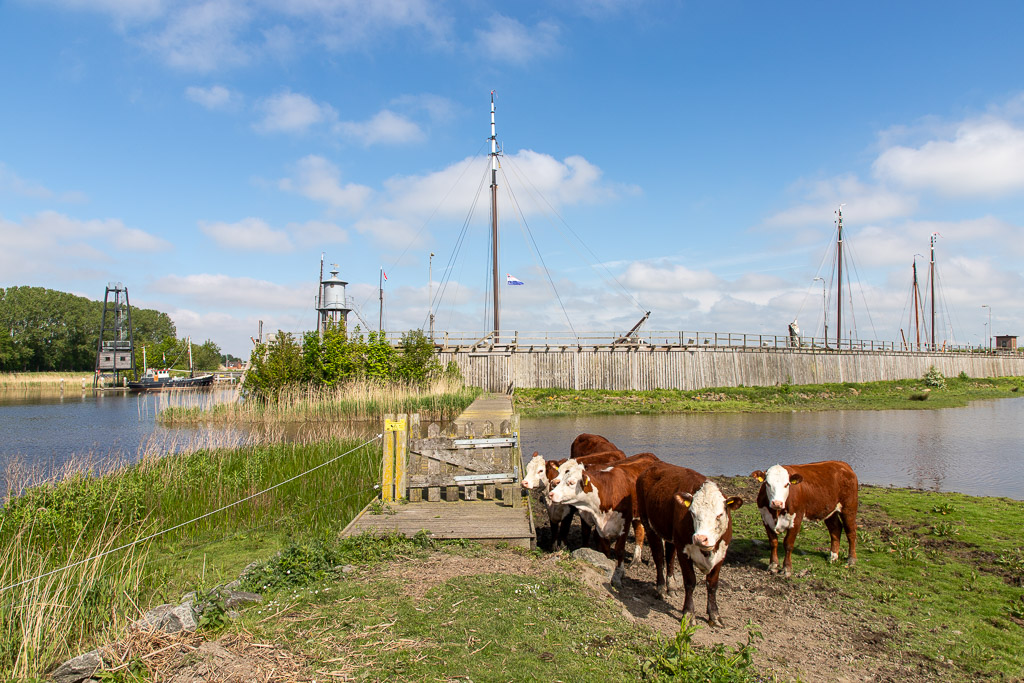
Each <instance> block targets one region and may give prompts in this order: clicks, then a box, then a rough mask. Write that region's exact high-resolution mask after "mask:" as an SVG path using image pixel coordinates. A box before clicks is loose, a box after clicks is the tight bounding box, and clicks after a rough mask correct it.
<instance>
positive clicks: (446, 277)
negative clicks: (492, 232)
mask: <svg viewBox="0 0 1024 683" xmlns="http://www.w3.org/2000/svg"><path fill="white" fill-rule="evenodd" d="M489 170H490V169H489V168H485V169H484V172H483V174H482V175H481V177H480V184H479V186H478V187H477V192H476V194H475V195H474V197H473V203H472V204H471V205H470V207H469V211H468V212H467V213H466V218H465V219H464V220H463V222H462V228H461V230H460V231H459V236H458V238H457V239H456V245H455V248H454V249H453V250H452V253H451V254H450V255H449V257H448V263H447V264H445V267H444V269H443V270H442V273H441V280H440V281H439V285H438V289H437V292H436V293H435V294H434V299H433V301H432V302H431V308H432V309H438V308H440V302H441V301H442V300H443V299H444V295H445V293H446V292H447V291H448V285H449V284H451V278H452V275H453V274H454V270H455V263H456V262H457V259H458V255H459V254H460V253H461V251H462V248H463V246H465V242H466V237H467V236H468V234H469V227H470V224H471V223H472V220H473V215H474V214H475V213H476V207H477V205H478V204H479V202H480V197H481V196H482V195H483V187H484V185H485V183H486V182H487V171H489ZM465 266H466V264H465V261H462V262H461V263H460V266H459V278H460V280H461V278H462V273H463V272H464V269H465ZM460 288H461V283H460V282H457V283H456V285H455V294H454V296H453V298H454V299H455V300H457V299H458V293H459V289H460ZM454 313H455V305H454V304H452V306H451V308H449V309H448V324H447V325H446V327H448V328H449V329H450V328H451V319H452V316H454Z"/></svg>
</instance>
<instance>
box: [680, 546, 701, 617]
mask: <svg viewBox="0 0 1024 683" xmlns="http://www.w3.org/2000/svg"><path fill="white" fill-rule="evenodd" d="M676 557H677V558H678V559H679V568H680V569H681V570H682V573H683V590H684V591H685V597H684V599H683V619H690V620H691V621H692V620H693V589H694V588H696V587H697V575H696V574H695V573H694V571H693V560H691V559H690V558H689V557H687V555H686V553H684V552H683V551H682V550H680V551H679V552H678V553H676Z"/></svg>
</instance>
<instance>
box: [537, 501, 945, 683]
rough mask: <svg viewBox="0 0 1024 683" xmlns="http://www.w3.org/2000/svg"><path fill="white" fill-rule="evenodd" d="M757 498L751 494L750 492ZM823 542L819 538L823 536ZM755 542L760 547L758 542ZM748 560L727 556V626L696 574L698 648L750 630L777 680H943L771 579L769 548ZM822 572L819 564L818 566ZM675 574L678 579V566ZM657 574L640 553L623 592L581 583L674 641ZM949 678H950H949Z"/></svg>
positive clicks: (834, 601)
mask: <svg viewBox="0 0 1024 683" xmlns="http://www.w3.org/2000/svg"><path fill="white" fill-rule="evenodd" d="M720 486H721V488H722V489H723V493H725V495H737V494H738V495H745V496H750V492H749V491H748V490H746V489H741V488H740V487H739V486H738V485H737V484H734V483H732V482H729V481H725V482H722V483H720ZM755 493H756V491H755ZM534 511H535V512H534V514H535V523H536V527H537V534H538V545H540V546H541V547H544V548H548V547H550V537H549V532H548V521H547V514H546V511H545V510H544V506H543V505H536V506H534ZM808 531H810V530H805V533H804V534H801V538H800V540H801V543H798V545H803V546H805V547H809V544H814V545H819V544H820V545H821V546H822V548H824V547H825V544H826V543H827V535H825V536H824V537H823V538H820V539H818V538H812V535H813V534H812V533H808ZM822 534H824V531H822ZM758 540H760V539H758ZM580 541H581V539H580V537H579V530H578V525H577V523H576V522H574V524H573V528H572V530H571V532H570V536H569V547H570V548H577V547H579V545H580ZM744 545H745V546H746V548H748V549H747V550H746V551H745V552H744V550H743V549H742V546H741V547H736V546H737V544H736V543H734V544H733V548H731V549H730V551H729V555H728V557H727V558H726V563H725V566H724V567H723V568H722V573H721V578H720V580H719V584H718V606H719V610H720V614H721V618H722V620H723V621H724V622H725V626H718V627H711V626H709V625H708V622H707V617H706V609H707V592H706V590H705V587H704V583H703V577H702V575H700V574H699V573H698V575H697V576H698V579H697V581H698V583H697V588H696V590H695V592H694V605H695V608H696V617H697V622H698V624H699V625H700V626H701V627H702V628H700V629H699V630H698V632H697V634H696V635H695V637H694V641H695V642H696V643H698V644H700V645H706V646H711V645H714V644H717V643H724V644H725V645H726V646H727V647H732V646H735V645H737V644H739V643H743V642H746V640H747V633H748V631H747V626H746V625H747V623H748V622H752V623H753V624H756V625H757V627H758V628H759V630H760V632H761V634H762V636H763V638H762V639H760V640H758V641H756V643H755V647H756V648H757V651H758V654H757V656H756V657H755V663H756V665H757V666H758V667H759V668H762V669H766V670H767V671H768V672H770V673H774V674H776V675H777V676H778V677H779V678H780V679H782V680H794V679H799V680H802V681H808V682H815V681H843V682H847V681H879V682H889V681H892V682H894V683H895V682H903V681H907V680H925V679H927V680H932V679H936V678H942V677H943V676H942V672H941V671H936V670H935V669H934V668H932V667H930V666H927V665H926V664H925V663H923V662H922V663H918V662H916V661H911V660H908V659H907V658H906V657H905V655H899V654H896V653H895V651H894V649H893V648H891V644H892V642H893V639H894V638H895V637H896V635H897V634H896V626H895V624H893V623H886V622H880V621H878V620H877V619H876V618H874V617H873V616H872V615H869V614H863V615H860V614H852V613H849V612H844V611H843V604H842V601H841V596H839V595H836V594H834V593H830V592H828V591H825V590H824V589H823V588H821V589H815V588H814V587H813V586H808V585H806V584H803V585H795V584H794V583H793V582H792V581H790V580H787V579H785V578H782V577H781V576H780V575H774V574H771V573H769V572H768V548H767V542H766V541H765V542H764V543H763V544H761V545H758V544H757V542H755V544H754V546H753V547H752V549H750V548H751V546H750V545H749V544H744ZM632 552H633V545H632V543H630V544H628V545H627V550H626V557H627V559H628V558H629V557H631V556H632ZM822 563H823V564H822V566H823V567H824V559H823V560H822ZM676 574H677V576H678V575H679V570H678V564H677V565H676ZM655 576H656V574H655V568H654V564H653V562H651V559H650V549H649V548H645V549H644V553H643V562H641V563H640V565H639V566H636V565H630V566H627V569H626V572H625V576H624V578H623V585H622V589H621V590H614V589H612V588H611V586H610V585H609V584H608V582H607V580H606V579H605V577H603V576H600V575H598V573H597V572H596V571H592V570H585V571H584V580H585V581H586V583H587V584H588V585H589V586H590V587H591V588H592V589H593V590H595V591H596V592H597V593H598V594H602V595H605V596H608V597H609V598H610V599H613V600H615V601H617V602H618V603H619V604H620V605H621V607H622V610H623V613H624V614H626V615H628V616H629V617H630V618H631V619H633V620H635V621H636V622H638V623H642V624H645V625H647V626H649V627H651V628H653V629H656V630H658V631H660V632H661V633H663V634H664V635H665V636H666V637H669V636H673V635H675V634H676V633H677V632H678V630H679V625H680V620H681V619H682V617H683V611H682V609H683V591H682V586H681V584H680V587H679V589H678V590H676V591H674V592H673V594H672V595H670V596H668V598H667V599H662V598H661V597H659V596H658V595H657V593H656V592H655V589H654V586H655ZM947 676H948V674H947Z"/></svg>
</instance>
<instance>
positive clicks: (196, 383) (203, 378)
mask: <svg viewBox="0 0 1024 683" xmlns="http://www.w3.org/2000/svg"><path fill="white" fill-rule="evenodd" d="M188 368H189V374H188V377H172V376H171V370H170V368H148V369H147V370H146V373H145V374H144V375H143V376H142V377H141V378H140V379H139V380H138V381H137V382H128V388H129V389H130V390H131V391H161V390H164V389H196V388H199V387H208V386H210V385H212V384H213V375H212V374H206V375H200V376H199V377H196V373H195V367H194V366H193V364H192V338H191V337H189V338H188Z"/></svg>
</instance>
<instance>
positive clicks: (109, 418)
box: [0, 393, 1024, 500]
mask: <svg viewBox="0 0 1024 683" xmlns="http://www.w3.org/2000/svg"><path fill="white" fill-rule="evenodd" d="M157 400H158V397H157V396H155V395H147V394H121V393H106V394H99V395H95V396H94V395H93V394H91V393H87V394H86V395H85V396H84V397H83V396H80V395H75V396H69V397H67V398H64V399H63V400H61V399H57V398H46V399H34V400H23V401H20V402H11V401H7V402H3V403H0V479H2V475H3V472H4V471H5V469H6V466H7V464H8V462H9V461H11V460H12V459H17V460H23V461H26V462H28V463H30V464H32V465H35V466H37V467H39V468H42V469H48V468H50V467H54V466H58V467H59V466H60V465H62V464H63V463H65V462H66V461H68V460H69V459H77V460H82V459H84V460H86V461H101V460H103V459H104V458H105V457H106V456H107V455H109V454H114V455H119V456H121V457H125V458H128V459H134V458H135V457H136V456H137V455H138V453H139V452H140V449H141V447H142V446H144V445H145V444H147V443H152V442H155V443H158V444H165V445H166V446H167V450H174V449H176V448H180V447H183V446H187V445H188V443H189V441H190V440H191V441H196V440H198V441H200V442H201V441H202V440H203V439H205V438H209V436H210V430H209V429H207V428H198V429H190V428H165V427H161V426H160V425H158V424H157V423H156V421H155V419H154V416H155V414H156V404H157ZM580 432H592V433H595V434H601V435H603V436H605V437H607V438H609V439H611V440H612V441H613V442H614V443H615V444H616V445H618V446H619V447H620V448H621V449H622V450H624V451H626V452H627V453H640V452H642V451H651V452H653V453H656V454H657V455H658V456H659V457H660V458H662V459H663V460H667V461H668V462H672V463H676V464H679V465H685V466H687V467H692V468H693V469H695V470H698V471H700V472H703V473H704V474H709V475H718V474H725V475H747V474H750V472H752V471H753V470H756V469H765V468H767V467H769V466H771V465H774V464H776V463H783V464H789V463H801V462H813V461H815V460H827V459H837V460H845V461H847V462H848V463H850V465H852V466H853V468H854V470H855V471H856V472H857V475H858V477H859V478H860V480H861V482H863V483H865V484H877V485H881V486H887V485H892V486H914V487H918V488H924V489H932V490H937V491H959V492H962V493H968V494H972V495H989V496H1008V497H1010V498H1016V499H1019V500H1024V458H1022V457H1021V456H1022V450H1024V398H1013V399H1002V400H998V401H979V402H977V403H973V404H971V405H970V406H968V407H966V408H950V409H946V410H902V411H896V410H894V411H878V412H875V411H850V412H827V413H782V414H733V415H725V414H720V415H666V416H641V415H629V416H608V417H579V418H545V419H535V420H523V422H522V434H523V452H524V453H525V454H530V453H533V451H540V452H541V453H544V454H545V455H547V456H548V457H566V456H568V451H569V444H571V443H572V440H573V439H574V438H575V437H576V435H577V434H579V433H580Z"/></svg>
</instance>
